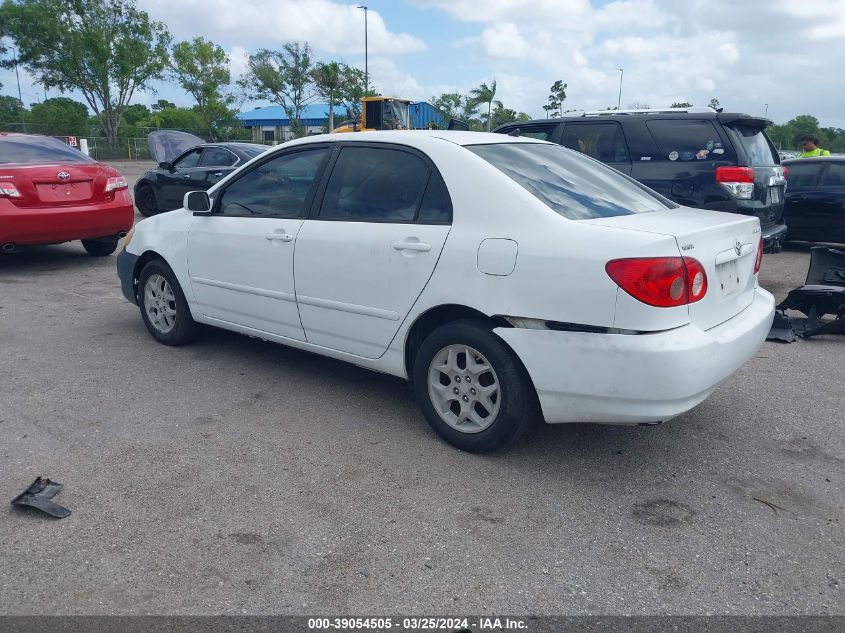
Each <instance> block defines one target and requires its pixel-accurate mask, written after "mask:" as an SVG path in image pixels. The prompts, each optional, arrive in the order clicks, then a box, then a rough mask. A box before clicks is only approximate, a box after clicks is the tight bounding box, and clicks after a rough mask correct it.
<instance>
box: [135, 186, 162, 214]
mask: <svg viewBox="0 0 845 633" xmlns="http://www.w3.org/2000/svg"><path fill="white" fill-rule="evenodd" d="M135 206H136V207H138V212H139V213H140V214H141V215H143V216H144V217H145V218H148V217H150V216H151V215H156V214H157V213H160V211H159V209H158V203H157V202H156V196H155V193H154V192H153V188H152V187H150V186H149V185H144V186H143V187H139V188H138V191H136V192H135Z"/></svg>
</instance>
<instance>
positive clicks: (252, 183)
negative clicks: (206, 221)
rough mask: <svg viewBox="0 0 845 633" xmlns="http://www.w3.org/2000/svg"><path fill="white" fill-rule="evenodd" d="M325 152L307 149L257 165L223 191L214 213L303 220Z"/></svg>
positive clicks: (323, 149) (323, 150)
mask: <svg viewBox="0 0 845 633" xmlns="http://www.w3.org/2000/svg"><path fill="white" fill-rule="evenodd" d="M328 152H329V149H328V148H325V147H321V148H316V149H309V150H304V151H299V152H294V153H292V154H284V155H282V156H278V157H276V158H273V159H271V160H268V161H267V162H264V163H261V164H260V165H257V166H256V167H254V168H253V169H250V170H249V171H248V172H246V173H245V174H243V175H242V176H241V177H240V178H238V179H237V180H236V181H235V182H233V183H232V184H230V185H229V186H228V187H226V189H224V190H223V193H222V195H221V196H220V202H219V203H218V207H217V212H218V213H220V214H222V215H240V216H252V215H259V216H268V215H269V216H275V217H281V218H300V217H303V216H304V215H305V212H306V210H307V208H308V201H309V200H310V199H311V196H312V195H313V191H312V190H313V189H314V187H315V185H316V179H317V176H318V175H319V173H320V166H321V165H322V163H323V160H324V159H325V158H326V155H327V154H328Z"/></svg>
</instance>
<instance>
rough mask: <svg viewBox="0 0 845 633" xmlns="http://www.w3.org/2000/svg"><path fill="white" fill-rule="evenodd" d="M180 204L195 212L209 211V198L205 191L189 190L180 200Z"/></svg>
mask: <svg viewBox="0 0 845 633" xmlns="http://www.w3.org/2000/svg"><path fill="white" fill-rule="evenodd" d="M182 206H183V207H184V208H186V209H187V210H188V211H193V212H194V213H195V214H204V215H208V214H209V213H210V212H211V198H209V197H208V194H207V193H206V192H205V191H189V192H188V193H186V194H185V198H184V199H183V200H182Z"/></svg>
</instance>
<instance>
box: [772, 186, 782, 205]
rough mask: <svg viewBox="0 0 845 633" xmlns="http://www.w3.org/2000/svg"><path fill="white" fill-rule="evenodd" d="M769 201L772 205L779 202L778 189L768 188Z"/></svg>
mask: <svg viewBox="0 0 845 633" xmlns="http://www.w3.org/2000/svg"><path fill="white" fill-rule="evenodd" d="M769 199H770V200H771V201H772V204H777V203H778V202H780V187H769Z"/></svg>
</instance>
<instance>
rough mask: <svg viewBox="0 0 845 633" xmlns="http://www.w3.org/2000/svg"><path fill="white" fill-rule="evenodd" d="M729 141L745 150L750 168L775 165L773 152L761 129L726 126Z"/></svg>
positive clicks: (753, 126)
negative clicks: (729, 137)
mask: <svg viewBox="0 0 845 633" xmlns="http://www.w3.org/2000/svg"><path fill="white" fill-rule="evenodd" d="M726 127H727V130H728V134H729V135H730V136H731V140H732V141H733V142H734V143H736V144H738V145H741V146H742V147H743V148H744V149H745V153H746V155H747V156H748V160H749V161H750V162H751V166H752V167H758V166H760V165H777V163H778V161H777V160H776V159H775V152H774V150H773V149H772V146H771V145H769V140H768V139H767V138H766V133H765V132H764V131H763V128H761V127H759V126H756V125H729V126H726Z"/></svg>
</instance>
